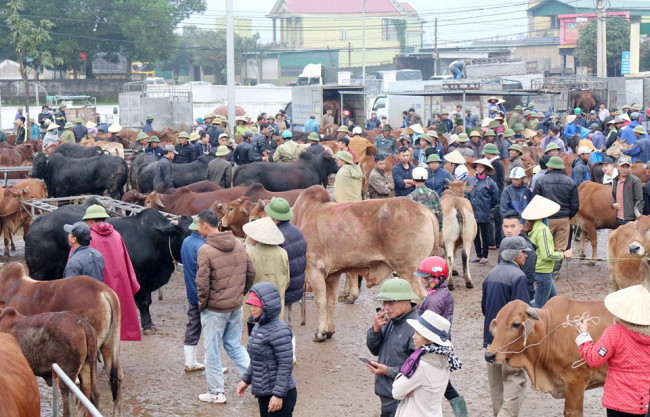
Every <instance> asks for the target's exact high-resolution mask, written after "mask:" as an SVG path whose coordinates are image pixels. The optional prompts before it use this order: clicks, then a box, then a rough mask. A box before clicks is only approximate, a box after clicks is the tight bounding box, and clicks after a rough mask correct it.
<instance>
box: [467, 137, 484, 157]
mask: <svg viewBox="0 0 650 417" xmlns="http://www.w3.org/2000/svg"><path fill="white" fill-rule="evenodd" d="M467 147H468V148H470V149H471V150H473V151H474V156H472V158H482V157H483V155H482V152H483V144H482V143H481V142H480V141H479V142H477V143H474V142H472V141H471V140H470V141H469V142H467Z"/></svg>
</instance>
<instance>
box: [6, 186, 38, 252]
mask: <svg viewBox="0 0 650 417" xmlns="http://www.w3.org/2000/svg"><path fill="white" fill-rule="evenodd" d="M45 197H47V190H46V188H45V184H43V183H42V182H41V181H39V180H31V179H30V180H20V181H18V182H17V183H16V184H15V185H14V186H13V187H11V188H6V189H4V190H3V191H0V220H1V223H2V234H3V236H4V244H5V245H4V249H5V251H4V255H5V256H9V254H10V253H9V242H10V241H11V250H13V251H15V250H16V245H14V242H13V237H12V235H13V234H15V233H16V232H18V229H19V228H21V227H22V228H23V236H25V235H27V232H28V231H29V225H30V224H31V223H32V217H31V216H30V214H29V212H28V211H26V210H25V209H23V207H22V205H21V204H20V201H21V200H38V199H41V198H45Z"/></svg>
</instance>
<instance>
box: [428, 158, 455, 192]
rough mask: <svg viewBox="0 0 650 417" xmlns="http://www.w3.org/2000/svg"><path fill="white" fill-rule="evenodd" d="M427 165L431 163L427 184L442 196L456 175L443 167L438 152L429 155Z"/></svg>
mask: <svg viewBox="0 0 650 417" xmlns="http://www.w3.org/2000/svg"><path fill="white" fill-rule="evenodd" d="M427 165H429V171H428V174H429V178H428V179H427V182H426V185H427V187H429V188H430V189H432V190H433V191H435V192H436V194H438V195H439V196H441V195H442V193H443V192H444V191H445V187H446V186H447V185H448V184H449V183H450V182H452V181H453V180H454V177H452V176H451V174H450V173H449V171H447V170H446V169H444V168H443V167H442V160H441V159H440V156H439V155H438V154H435V153H432V154H431V155H429V157H428V158H427Z"/></svg>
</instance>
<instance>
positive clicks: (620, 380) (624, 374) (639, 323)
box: [576, 285, 650, 417]
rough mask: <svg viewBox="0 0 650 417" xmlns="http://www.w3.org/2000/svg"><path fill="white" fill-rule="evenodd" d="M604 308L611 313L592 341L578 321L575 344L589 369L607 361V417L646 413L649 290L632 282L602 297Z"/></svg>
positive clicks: (649, 366) (649, 387)
mask: <svg viewBox="0 0 650 417" xmlns="http://www.w3.org/2000/svg"><path fill="white" fill-rule="evenodd" d="M605 307H606V308H607V310H609V312H610V313H612V314H613V315H614V323H615V324H614V325H613V326H609V327H608V328H606V329H605V331H604V332H603V335H602V336H601V337H600V338H599V339H598V342H596V343H594V342H593V340H592V338H591V336H590V335H589V332H588V330H589V325H588V324H587V323H586V322H584V321H583V322H582V323H580V324H579V325H578V326H577V328H578V331H579V332H580V334H579V335H578V337H576V344H577V345H578V349H580V354H581V355H582V357H583V358H584V359H585V361H586V362H587V365H589V366H590V367H592V368H598V367H601V366H603V365H605V364H608V366H609V368H608V370H607V378H606V379H605V389H604V393H603V407H605V408H607V417H632V416H639V417H640V416H647V414H646V413H650V412H649V411H648V391H649V390H650V372H648V370H649V369H650V293H648V290H646V289H645V287H644V286H643V285H634V286H632V287H627V288H625V289H622V290H619V291H616V292H615V293H612V294H609V295H608V296H607V297H605Z"/></svg>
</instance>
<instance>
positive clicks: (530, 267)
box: [497, 231, 537, 300]
mask: <svg viewBox="0 0 650 417" xmlns="http://www.w3.org/2000/svg"><path fill="white" fill-rule="evenodd" d="M519 236H521V237H523V238H524V240H525V241H526V246H528V249H530V252H526V255H527V256H526V262H525V263H524V265H523V266H520V267H519V268H520V269H521V270H522V271H524V274H526V284H528V295H529V296H530V299H531V300H532V299H534V298H535V265H536V264H537V254H536V253H535V251H536V250H537V247H536V246H535V245H534V244H533V242H531V241H530V239H529V238H528V235H527V234H526V233H525V232H523V231H522V232H521V233H519ZM502 252H503V249H501V248H500V247H499V254H498V257H497V262H499V263H501V262H502V261H503V258H502V257H501V253H502Z"/></svg>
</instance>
